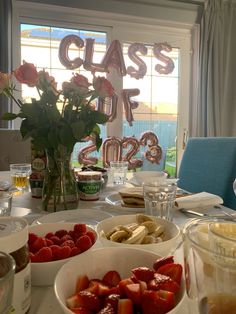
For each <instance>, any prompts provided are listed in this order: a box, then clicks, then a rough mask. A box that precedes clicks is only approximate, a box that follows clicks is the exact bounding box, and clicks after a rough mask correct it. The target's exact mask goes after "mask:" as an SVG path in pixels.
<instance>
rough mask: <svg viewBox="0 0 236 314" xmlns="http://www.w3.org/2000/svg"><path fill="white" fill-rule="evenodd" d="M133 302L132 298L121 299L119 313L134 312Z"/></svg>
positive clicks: (130, 313) (128, 313)
mask: <svg viewBox="0 0 236 314" xmlns="http://www.w3.org/2000/svg"><path fill="white" fill-rule="evenodd" d="M133 313H134V310H133V303H132V301H131V300H130V299H120V300H119V302H118V307H117V314H133Z"/></svg>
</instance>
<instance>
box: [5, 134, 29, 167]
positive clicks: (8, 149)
mask: <svg viewBox="0 0 236 314" xmlns="http://www.w3.org/2000/svg"><path fill="white" fill-rule="evenodd" d="M25 162H29V163H30V162H31V141H30V139H29V140H26V141H23V140H22V136H21V133H20V131H19V130H8V129H0V171H7V170H10V164H13V163H25Z"/></svg>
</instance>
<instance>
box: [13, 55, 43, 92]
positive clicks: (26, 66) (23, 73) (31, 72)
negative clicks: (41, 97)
mask: <svg viewBox="0 0 236 314" xmlns="http://www.w3.org/2000/svg"><path fill="white" fill-rule="evenodd" d="M14 75H15V78H16V79H17V81H19V82H20V83H23V84H27V85H28V86H30V87H34V86H36V85H37V83H38V79H39V75H38V72H37V69H36V67H35V66H34V65H33V64H32V63H28V62H25V61H23V65H21V66H20V67H19V68H18V69H16V70H15V71H14Z"/></svg>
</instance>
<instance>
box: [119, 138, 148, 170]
mask: <svg viewBox="0 0 236 314" xmlns="http://www.w3.org/2000/svg"><path fill="white" fill-rule="evenodd" d="M122 145H123V147H124V148H128V147H129V146H130V149H129V150H128V152H127V153H126V154H125V156H123V157H122V160H123V161H128V163H129V164H128V168H129V169H136V168H139V167H142V165H143V161H142V160H141V159H138V158H133V157H134V156H135V155H136V154H137V153H138V151H139V147H140V146H139V141H138V140H137V139H136V138H135V137H124V138H123V140H122Z"/></svg>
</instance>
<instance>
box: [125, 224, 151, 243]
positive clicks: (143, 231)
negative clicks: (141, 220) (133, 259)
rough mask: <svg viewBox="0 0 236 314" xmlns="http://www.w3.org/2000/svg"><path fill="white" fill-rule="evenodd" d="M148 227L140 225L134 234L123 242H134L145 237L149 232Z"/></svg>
mask: <svg viewBox="0 0 236 314" xmlns="http://www.w3.org/2000/svg"><path fill="white" fill-rule="evenodd" d="M147 232H148V231H147V228H146V227H145V226H139V227H138V228H137V229H135V230H134V231H133V233H132V236H131V237H130V238H128V239H126V240H124V241H122V242H123V243H127V244H133V243H136V242H137V241H139V240H140V238H143V237H144V236H145V235H146V234H147Z"/></svg>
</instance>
